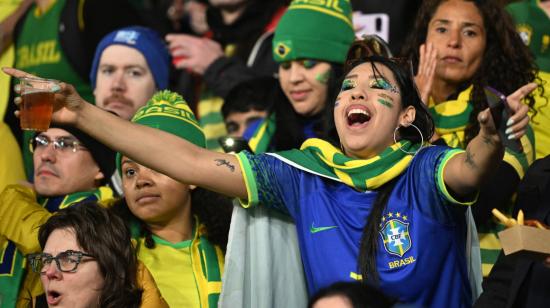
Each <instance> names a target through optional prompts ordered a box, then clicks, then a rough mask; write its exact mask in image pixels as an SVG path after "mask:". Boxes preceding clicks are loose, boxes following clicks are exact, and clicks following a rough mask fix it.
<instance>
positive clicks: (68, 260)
mask: <svg viewBox="0 0 550 308" xmlns="http://www.w3.org/2000/svg"><path fill="white" fill-rule="evenodd" d="M83 257H88V258H95V257H94V256H92V255H89V254H87V253H83V252H81V251H74V250H67V251H64V252H61V253H59V254H58V255H57V256H55V257H54V256H52V255H51V254H49V253H34V254H30V255H28V256H27V260H28V262H29V263H30V265H31V268H32V271H33V272H35V273H42V274H44V273H46V271H47V270H48V269H49V268H50V266H51V264H52V261H53V260H55V263H56V264H57V269H58V270H59V271H61V272H64V273H74V272H76V268H77V267H78V265H79V264H80V263H82V262H83V261H85V260H82V258H83Z"/></svg>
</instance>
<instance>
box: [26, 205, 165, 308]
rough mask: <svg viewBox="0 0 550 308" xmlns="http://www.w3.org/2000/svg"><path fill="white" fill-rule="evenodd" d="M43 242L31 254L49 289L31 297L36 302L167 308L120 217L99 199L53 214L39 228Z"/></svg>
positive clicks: (32, 262) (31, 265) (33, 268)
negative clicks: (36, 251) (40, 295)
mask: <svg viewBox="0 0 550 308" xmlns="http://www.w3.org/2000/svg"><path fill="white" fill-rule="evenodd" d="M39 242H40V246H42V247H43V252H42V253H36V254H31V255H28V256H27V260H28V262H29V265H30V267H31V269H32V270H33V271H34V272H36V273H39V274H40V280H41V281H42V286H43V288H44V291H45V295H44V296H43V297H39V298H38V302H37V301H36V299H35V300H34V301H33V302H34V303H35V304H37V306H40V305H42V304H44V302H43V301H45V302H46V303H47V305H48V306H49V307H167V305H166V303H165V302H164V300H163V299H162V298H161V297H160V293H159V292H158V289H156V285H155V282H154V280H153V279H152V277H151V275H150V274H149V272H148V271H147V269H145V268H144V267H143V265H142V264H139V265H138V261H137V259H136V255H135V251H134V249H133V247H132V244H131V241H130V232H129V230H128V229H127V228H126V227H125V225H124V222H123V221H122V219H121V218H120V217H118V216H117V215H116V214H114V213H111V212H110V211H109V210H107V209H104V208H102V207H101V206H99V205H98V204H97V203H94V202H89V203H82V204H79V205H78V206H74V207H70V208H67V209H64V210H61V211H59V212H58V213H57V214H55V215H53V216H52V217H50V218H49V219H48V220H47V221H46V223H44V224H43V225H42V226H40V229H39ZM144 295H145V296H144Z"/></svg>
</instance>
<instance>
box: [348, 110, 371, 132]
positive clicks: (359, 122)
mask: <svg viewBox="0 0 550 308" xmlns="http://www.w3.org/2000/svg"><path fill="white" fill-rule="evenodd" d="M370 119H371V113H370V111H369V110H368V108H367V107H366V106H363V105H352V106H349V107H348V108H347V109H346V120H347V124H348V126H350V127H363V126H365V125H367V123H368V122H369V121H370Z"/></svg>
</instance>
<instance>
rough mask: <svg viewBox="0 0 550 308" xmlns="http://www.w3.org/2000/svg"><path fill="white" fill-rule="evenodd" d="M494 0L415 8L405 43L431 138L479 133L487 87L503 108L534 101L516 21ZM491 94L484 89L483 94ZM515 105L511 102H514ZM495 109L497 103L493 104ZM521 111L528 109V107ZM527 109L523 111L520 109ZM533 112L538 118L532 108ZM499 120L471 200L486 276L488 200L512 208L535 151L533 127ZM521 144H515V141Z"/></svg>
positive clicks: (457, 141)
mask: <svg viewBox="0 0 550 308" xmlns="http://www.w3.org/2000/svg"><path fill="white" fill-rule="evenodd" d="M497 2H498V1H464V0H450V1H444V0H430V1H424V2H423V3H422V6H421V8H420V11H419V14H418V17H417V21H416V25H415V27H414V29H413V30H412V31H411V36H410V37H409V41H408V44H407V46H406V47H405V50H404V53H403V54H404V55H405V56H406V57H409V58H411V59H412V62H413V64H414V67H415V70H416V72H417V77H416V81H417V85H418V88H419V91H420V92H421V93H422V96H423V101H424V102H425V103H426V104H427V106H428V108H429V110H430V113H431V114H432V117H433V118H434V122H435V132H436V134H435V136H434V138H432V140H431V141H432V142H435V143H437V144H446V145H448V146H450V147H454V148H462V149H465V148H466V147H467V145H468V144H469V143H470V142H471V141H472V140H473V138H474V137H475V136H476V135H477V134H478V132H479V130H480V127H479V124H478V121H477V117H478V115H479V113H480V112H482V111H483V110H485V108H487V107H488V106H489V101H488V100H489V99H490V98H491V97H492V94H490V93H491V91H490V90H489V89H487V88H486V87H487V86H489V87H492V88H494V89H496V90H498V92H501V93H503V96H504V99H500V98H499V99H498V100H497V102H499V103H500V104H502V103H501V102H502V101H507V102H508V107H506V109H512V112H519V111H520V110H519V109H514V108H517V107H519V106H522V105H519V104H516V102H518V101H520V99H523V98H524V100H523V101H524V103H525V106H529V108H531V109H532V107H533V106H534V103H535V100H534V95H535V93H533V94H531V92H532V91H533V90H535V89H536V88H537V87H539V88H541V89H542V87H541V86H537V84H535V83H533V82H534V81H536V80H537V78H536V72H537V70H536V65H535V62H534V59H533V56H532V55H531V54H530V52H529V50H528V48H527V47H526V46H525V44H523V42H522V40H521V39H520V37H519V36H518V34H517V33H516V30H515V26H514V23H513V21H512V19H511V17H510V16H509V15H508V14H507V13H506V11H505V10H504V9H503V8H502V7H500V6H499V4H498V3H497ZM487 95H489V97H488V96H487ZM515 106H517V107H515ZM494 110H495V112H496V113H497V114H501V112H502V111H501V110H498V109H496V108H495V109H494ZM526 111H527V109H526ZM526 111H525V112H526ZM534 119H535V120H536V119H537V116H536V115H535V117H534ZM522 121H524V123H518V122H517V121H516V122H514V121H513V120H508V121H506V120H502V123H501V124H500V128H501V132H502V134H501V137H502V138H504V140H503V142H504V144H505V150H506V151H505V154H504V158H503V160H502V161H501V163H500V164H499V165H498V167H497V173H496V174H495V176H494V177H493V178H492V179H491V180H490V181H487V182H486V183H485V185H484V186H483V187H482V189H481V190H480V195H479V198H478V200H477V202H476V206H474V207H472V212H473V216H474V219H475V222H476V226H477V228H478V233H479V239H480V246H481V259H482V262H483V266H482V272H483V276H487V275H488V274H489V272H490V270H491V268H492V266H493V264H494V263H495V261H496V257H497V256H498V253H499V251H500V250H501V246H500V242H499V241H498V238H497V232H498V231H501V230H502V229H503V228H504V227H503V226H502V225H498V224H497V223H496V222H495V221H494V220H493V219H492V215H491V210H492V209H493V208H498V209H499V210H501V211H503V212H509V211H510V210H511V199H512V195H513V194H514V193H515V191H516V188H517V186H518V184H519V181H520V180H521V178H522V177H523V175H524V174H525V171H526V170H527V168H528V167H529V165H530V164H531V163H532V162H533V160H534V159H535V148H534V147H535V142H534V135H533V131H532V130H531V127H528V129H527V130H525V133H524V132H523V131H524V130H523V129H521V127H524V126H525V125H527V122H529V118H528V117H525V118H524V119H523V120H522ZM518 145H521V148H520V147H519V146H518Z"/></svg>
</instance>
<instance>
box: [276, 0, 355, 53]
mask: <svg viewBox="0 0 550 308" xmlns="http://www.w3.org/2000/svg"><path fill="white" fill-rule="evenodd" d="M354 39H355V33H354V32H353V25H352V21H351V5H350V1H349V0H294V1H292V3H291V4H290V6H289V7H288V10H287V11H286V13H285V14H284V15H283V17H282V18H281V20H280V21H279V24H278V25H277V29H276V30H275V37H274V38H273V58H274V59H275V61H276V62H286V61H291V60H297V59H314V60H323V61H327V62H334V63H344V60H345V59H346V54H347V52H348V48H349V47H350V45H351V43H352V42H353V40H354Z"/></svg>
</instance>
